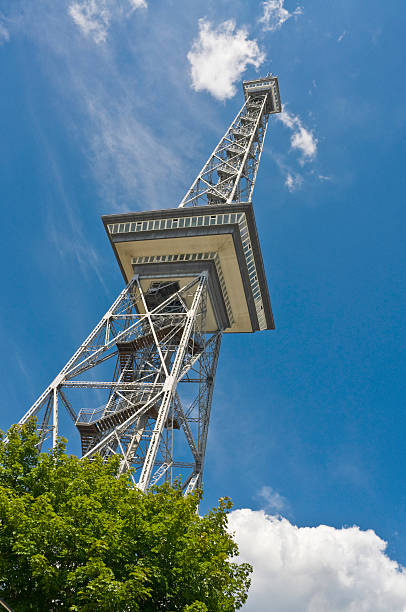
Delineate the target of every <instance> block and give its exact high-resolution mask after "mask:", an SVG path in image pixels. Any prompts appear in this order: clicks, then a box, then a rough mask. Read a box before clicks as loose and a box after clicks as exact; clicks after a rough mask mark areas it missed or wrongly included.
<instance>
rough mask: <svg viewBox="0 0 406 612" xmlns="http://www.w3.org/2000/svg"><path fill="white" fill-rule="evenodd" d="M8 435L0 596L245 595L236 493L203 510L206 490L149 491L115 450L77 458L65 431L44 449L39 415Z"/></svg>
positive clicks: (184, 598)
mask: <svg viewBox="0 0 406 612" xmlns="http://www.w3.org/2000/svg"><path fill="white" fill-rule="evenodd" d="M8 438H9V442H8V444H7V445H5V444H4V442H3V441H2V440H1V441H0V597H2V598H3V599H4V600H5V601H6V602H7V603H8V604H9V605H11V606H12V607H13V608H14V609H15V611H16V612H19V611H25V610H38V611H41V612H43V611H44V610H50V611H53V610H72V611H76V610H77V611H79V610H80V611H82V612H87V611H91V610H98V611H104V610H105V611H109V612H114V611H117V612H125V611H126V610H131V611H134V612H137V611H138V610H142V611H143V612H152V611H154V612H155V611H158V610H168V611H172V612H175V611H177V610H182V611H183V612H217V611H219V612H220V611H221V612H229V611H230V612H231V611H233V610H236V609H238V608H240V607H241V605H242V604H243V603H244V601H245V600H246V597H247V591H248V588H249V583H250V580H249V574H250V572H251V571H252V570H251V567H250V566H249V565H248V564H237V563H235V562H233V561H232V558H233V557H234V556H235V555H236V554H237V552H238V551H237V546H236V544H235V543H234V541H233V539H232V537H231V535H230V534H229V533H228V532H227V513H228V512H229V510H230V507H231V502H230V500H229V499H227V498H224V499H221V500H219V504H218V506H217V507H215V508H214V509H213V510H211V511H210V512H209V513H208V514H206V515H205V516H203V517H200V516H199V515H198V514H197V512H196V510H197V507H198V504H199V500H200V496H201V493H200V492H198V491H197V492H195V493H194V494H192V495H190V496H188V497H186V498H185V497H183V495H182V491H181V488H180V486H179V485H175V486H173V487H171V486H169V485H167V484H163V485H162V486H160V487H157V488H156V489H155V490H154V491H153V492H148V493H141V492H140V491H139V490H138V489H137V488H135V487H133V486H131V484H130V482H129V479H128V477H127V476H121V477H119V478H117V477H116V476H117V468H118V463H117V459H116V458H113V459H111V460H110V461H109V462H108V463H104V462H103V461H102V459H101V458H100V457H96V458H95V459H94V460H92V461H90V460H78V458H77V457H75V456H72V455H67V454H66V453H65V445H64V442H63V440H61V441H60V442H59V444H58V446H57V448H55V449H54V450H53V451H51V452H49V453H38V452H37V450H36V445H37V444H38V436H37V433H36V425H35V423H34V422H30V423H28V424H26V425H24V426H13V427H12V428H11V430H10V432H9V434H8Z"/></svg>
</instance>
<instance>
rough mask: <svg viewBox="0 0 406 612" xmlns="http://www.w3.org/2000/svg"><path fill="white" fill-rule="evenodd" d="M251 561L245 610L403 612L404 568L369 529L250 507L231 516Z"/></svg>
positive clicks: (242, 558)
mask: <svg viewBox="0 0 406 612" xmlns="http://www.w3.org/2000/svg"><path fill="white" fill-rule="evenodd" d="M229 525H230V529H231V530H232V531H234V532H235V536H236V541H237V543H238V546H239V550H240V559H239V560H240V561H248V562H250V563H251V564H252V565H253V566H254V573H253V578H252V586H251V589H250V594H249V597H248V602H247V604H246V606H245V607H244V610H246V611H247V612H249V611H253V612H254V611H255V612H266V611H267V610H275V611H277V612H298V611H299V610H300V612H405V611H406V568H403V567H400V566H399V565H398V563H396V562H395V561H392V560H391V559H390V558H389V557H388V556H387V555H386V554H385V550H386V542H384V541H383V540H382V539H381V538H379V537H378V536H377V535H376V533H375V532H374V531H372V530H368V531H361V530H360V529H359V527H349V528H342V529H335V528H334V527H328V526H326V525H319V526H318V527H296V526H295V525H292V524H291V523H290V522H289V521H288V520H287V519H285V518H280V517H274V516H269V515H267V514H266V513H265V512H263V511H262V510H261V511H253V510H250V509H243V510H235V511H234V512H232V513H231V514H230V517H229Z"/></svg>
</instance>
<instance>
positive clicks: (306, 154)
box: [276, 110, 317, 162]
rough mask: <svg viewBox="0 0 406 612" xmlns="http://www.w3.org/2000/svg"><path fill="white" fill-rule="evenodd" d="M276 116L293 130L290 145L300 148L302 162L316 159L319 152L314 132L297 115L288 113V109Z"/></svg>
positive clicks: (293, 147)
mask: <svg viewBox="0 0 406 612" xmlns="http://www.w3.org/2000/svg"><path fill="white" fill-rule="evenodd" d="M276 116H277V117H278V119H279V120H280V121H282V123H283V124H284V125H286V127H288V128H289V129H290V130H292V132H293V133H292V136H291V138H290V146H291V147H292V149H298V150H299V151H300V152H301V154H302V162H304V161H310V160H312V159H314V157H315V156H316V153H317V138H316V137H315V136H314V134H313V132H312V131H311V130H307V129H306V128H305V127H304V126H303V124H302V122H301V120H300V118H299V117H298V116H297V115H293V114H291V113H288V112H287V111H286V110H283V112H282V113H280V114H279V115H276Z"/></svg>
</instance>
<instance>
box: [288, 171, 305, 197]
mask: <svg viewBox="0 0 406 612" xmlns="http://www.w3.org/2000/svg"><path fill="white" fill-rule="evenodd" d="M285 185H286V187H287V188H288V190H289V191H290V192H291V193H293V192H294V191H297V190H298V189H300V187H301V186H302V185H303V177H302V175H301V174H298V173H296V172H287V174H286V178H285Z"/></svg>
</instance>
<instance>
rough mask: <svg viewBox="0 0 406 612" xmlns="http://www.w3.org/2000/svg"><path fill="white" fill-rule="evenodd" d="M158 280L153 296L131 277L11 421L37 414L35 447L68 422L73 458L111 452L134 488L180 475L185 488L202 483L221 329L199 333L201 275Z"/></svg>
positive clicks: (53, 439) (203, 305) (204, 288)
mask: <svg viewBox="0 0 406 612" xmlns="http://www.w3.org/2000/svg"><path fill="white" fill-rule="evenodd" d="M186 278H187V277H186ZM149 283H150V281H149ZM158 285H159V286H158V288H157V289H155V293H154V294H153V292H152V290H151V285H150V287H149V289H146V287H147V286H148V282H147V283H145V278H144V277H140V276H137V275H135V276H134V277H133V279H132V280H131V282H130V283H129V284H128V285H127V287H126V288H125V289H124V290H123V291H122V292H121V294H120V295H119V297H118V298H117V300H116V301H115V302H114V303H113V305H112V306H111V308H110V309H109V310H108V311H107V312H106V314H105V315H104V317H103V318H102V319H101V321H100V322H99V323H98V324H97V325H96V327H95V328H94V330H93V331H92V332H91V334H90V335H89V336H88V338H87V339H86V340H85V341H84V343H83V344H82V345H81V346H80V347H79V349H78V350H77V351H76V353H75V354H74V355H73V357H72V358H71V359H70V360H69V361H68V363H67V364H66V365H65V367H64V368H63V369H62V370H61V372H60V373H59V374H58V375H57V376H56V378H55V379H54V380H53V381H52V383H51V384H50V385H49V387H47V389H46V390H45V391H44V392H43V394H42V395H41V396H40V397H39V398H38V400H37V401H36V402H35V403H34V404H33V406H32V407H31V408H30V409H29V410H28V411H27V413H26V414H25V415H24V416H23V418H22V419H21V420H20V421H19V422H20V423H25V422H26V421H28V420H29V419H30V418H32V417H34V416H36V417H37V418H38V425H39V430H40V447H42V446H43V445H45V446H55V445H56V443H57V440H58V436H59V435H61V434H62V435H66V434H68V435H67V437H68V438H70V439H71V437H72V436H71V433H72V430H74V429H75V428H76V430H78V431H79V433H80V439H81V446H82V456H83V457H86V458H90V457H92V456H93V455H94V454H95V453H100V454H101V455H102V456H103V457H104V458H106V459H107V458H108V457H110V456H112V455H113V454H114V455H118V456H119V457H120V468H119V471H120V473H123V472H129V473H130V476H131V478H132V480H133V482H134V484H136V485H137V486H138V487H139V488H140V489H142V490H146V489H147V488H148V487H150V486H152V485H154V484H156V483H158V482H160V481H162V480H169V481H172V480H173V479H174V478H177V477H180V478H181V481H182V483H183V486H184V489H185V491H187V492H190V491H191V490H193V488H194V487H195V486H200V484H201V481H202V473H203V465H204V455H205V450H206V440H207V432H208V426H209V420H210V409H211V402H212V393H213V386H214V379H215V374H216V367H217V361H218V356H219V350H220V342H221V335H222V332H221V330H219V331H217V332H216V333H214V334H207V333H206V331H205V321H206V311H207V292H208V277H207V273H206V272H201V273H199V274H197V275H196V274H194V275H191V276H190V277H189V278H187V282H186V284H185V285H184V286H182V287H179V284H178V283H173V282H168V283H166V284H165V283H162V282H161V283H160V284H158ZM157 295H158V298H159V299H158V300H157ZM84 406H87V407H86V408H84ZM62 409H64V410H62ZM62 413H63V414H64V416H65V415H66V414H67V415H69V416H70V418H71V421H72V422H73V425H74V427H73V425H72V422H71V425H70V426H68V424H67V422H66V419H63V418H62ZM76 439H77V440H78V436H76Z"/></svg>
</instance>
